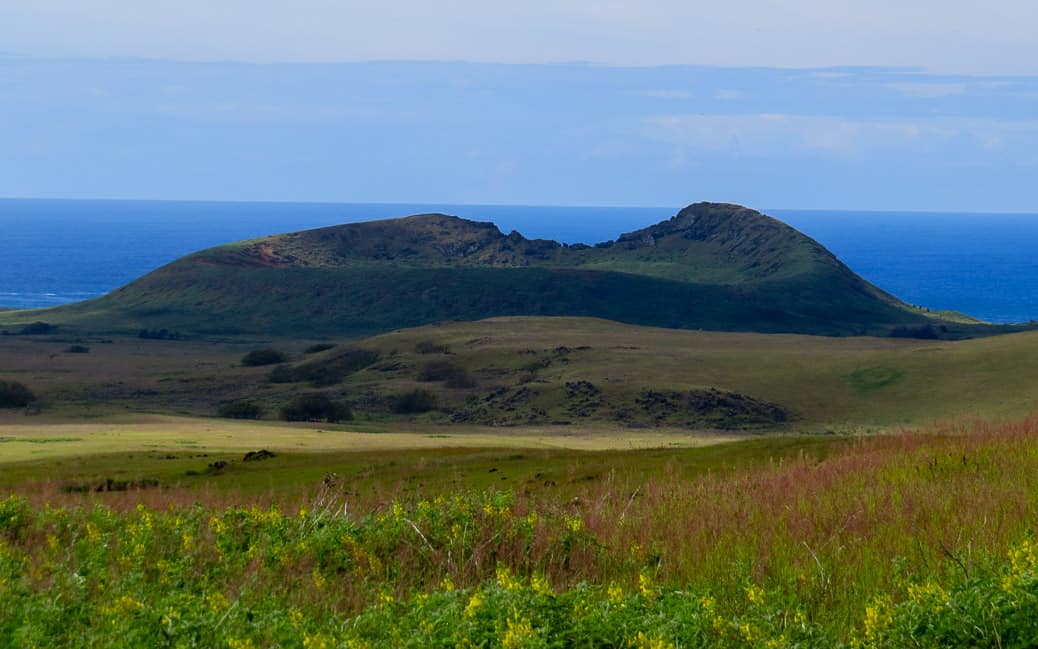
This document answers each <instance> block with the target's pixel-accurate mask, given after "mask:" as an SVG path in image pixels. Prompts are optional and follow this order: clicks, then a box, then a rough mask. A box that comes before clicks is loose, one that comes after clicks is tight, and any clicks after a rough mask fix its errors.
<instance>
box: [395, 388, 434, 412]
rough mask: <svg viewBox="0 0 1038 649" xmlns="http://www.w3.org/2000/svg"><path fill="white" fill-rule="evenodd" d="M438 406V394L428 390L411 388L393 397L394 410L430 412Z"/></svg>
mask: <svg viewBox="0 0 1038 649" xmlns="http://www.w3.org/2000/svg"><path fill="white" fill-rule="evenodd" d="M435 407H436V395H435V394H433V393H432V392H429V391H428V390H421V389H418V390H411V391H410V392H405V393H403V394H398V395H397V396H396V397H394V398H393V412H395V413H397V414H401V415H412V414H418V413H422V412H429V411H430V410H432V409H434V408H435Z"/></svg>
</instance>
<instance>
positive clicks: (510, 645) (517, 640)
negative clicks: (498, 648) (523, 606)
mask: <svg viewBox="0 0 1038 649" xmlns="http://www.w3.org/2000/svg"><path fill="white" fill-rule="evenodd" d="M507 625H508V626H507V628H506V629H505V635H504V637H503V638H502V639H501V645H502V646H504V647H505V648H506V649H514V648H515V647H522V646H523V645H524V644H525V643H526V640H527V639H529V638H532V637H533V625H532V624H530V621H529V620H527V619H526V618H525V617H520V616H519V614H518V613H515V612H513V613H512V615H511V616H510V617H509V618H508V622H507Z"/></svg>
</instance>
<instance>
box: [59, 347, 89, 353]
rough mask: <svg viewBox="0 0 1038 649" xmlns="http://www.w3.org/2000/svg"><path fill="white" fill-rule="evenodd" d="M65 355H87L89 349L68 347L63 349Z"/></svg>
mask: <svg viewBox="0 0 1038 649" xmlns="http://www.w3.org/2000/svg"><path fill="white" fill-rule="evenodd" d="M65 353H66V354H89V353H90V348H89V347H86V346H85V345H70V346H69V347H67V348H65Z"/></svg>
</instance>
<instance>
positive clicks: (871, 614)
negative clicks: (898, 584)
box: [865, 597, 892, 642]
mask: <svg viewBox="0 0 1038 649" xmlns="http://www.w3.org/2000/svg"><path fill="white" fill-rule="evenodd" d="M891 619H892V618H891V612H890V601H889V599H888V598H886V597H877V598H876V599H874V600H873V601H872V604H871V605H869V606H866V607H865V640H866V641H868V642H876V641H877V640H878V639H879V638H880V637H881V636H882V635H883V632H884V631H886V630H887V627H889V626H890V622H891Z"/></svg>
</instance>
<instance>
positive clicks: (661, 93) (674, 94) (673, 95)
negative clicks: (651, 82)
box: [632, 88, 692, 99]
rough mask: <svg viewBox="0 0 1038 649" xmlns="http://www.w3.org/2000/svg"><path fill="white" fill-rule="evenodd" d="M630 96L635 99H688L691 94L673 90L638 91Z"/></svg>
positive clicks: (686, 91) (685, 91)
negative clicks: (635, 97)
mask: <svg viewBox="0 0 1038 649" xmlns="http://www.w3.org/2000/svg"><path fill="white" fill-rule="evenodd" d="M632 94H633V95H635V96H637V97H653V98H655V99H688V98H690V97H691V96H692V93H691V92H690V91H688V90H678V89H675V88H659V89H654V90H638V91H636V92H634V93H632Z"/></svg>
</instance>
